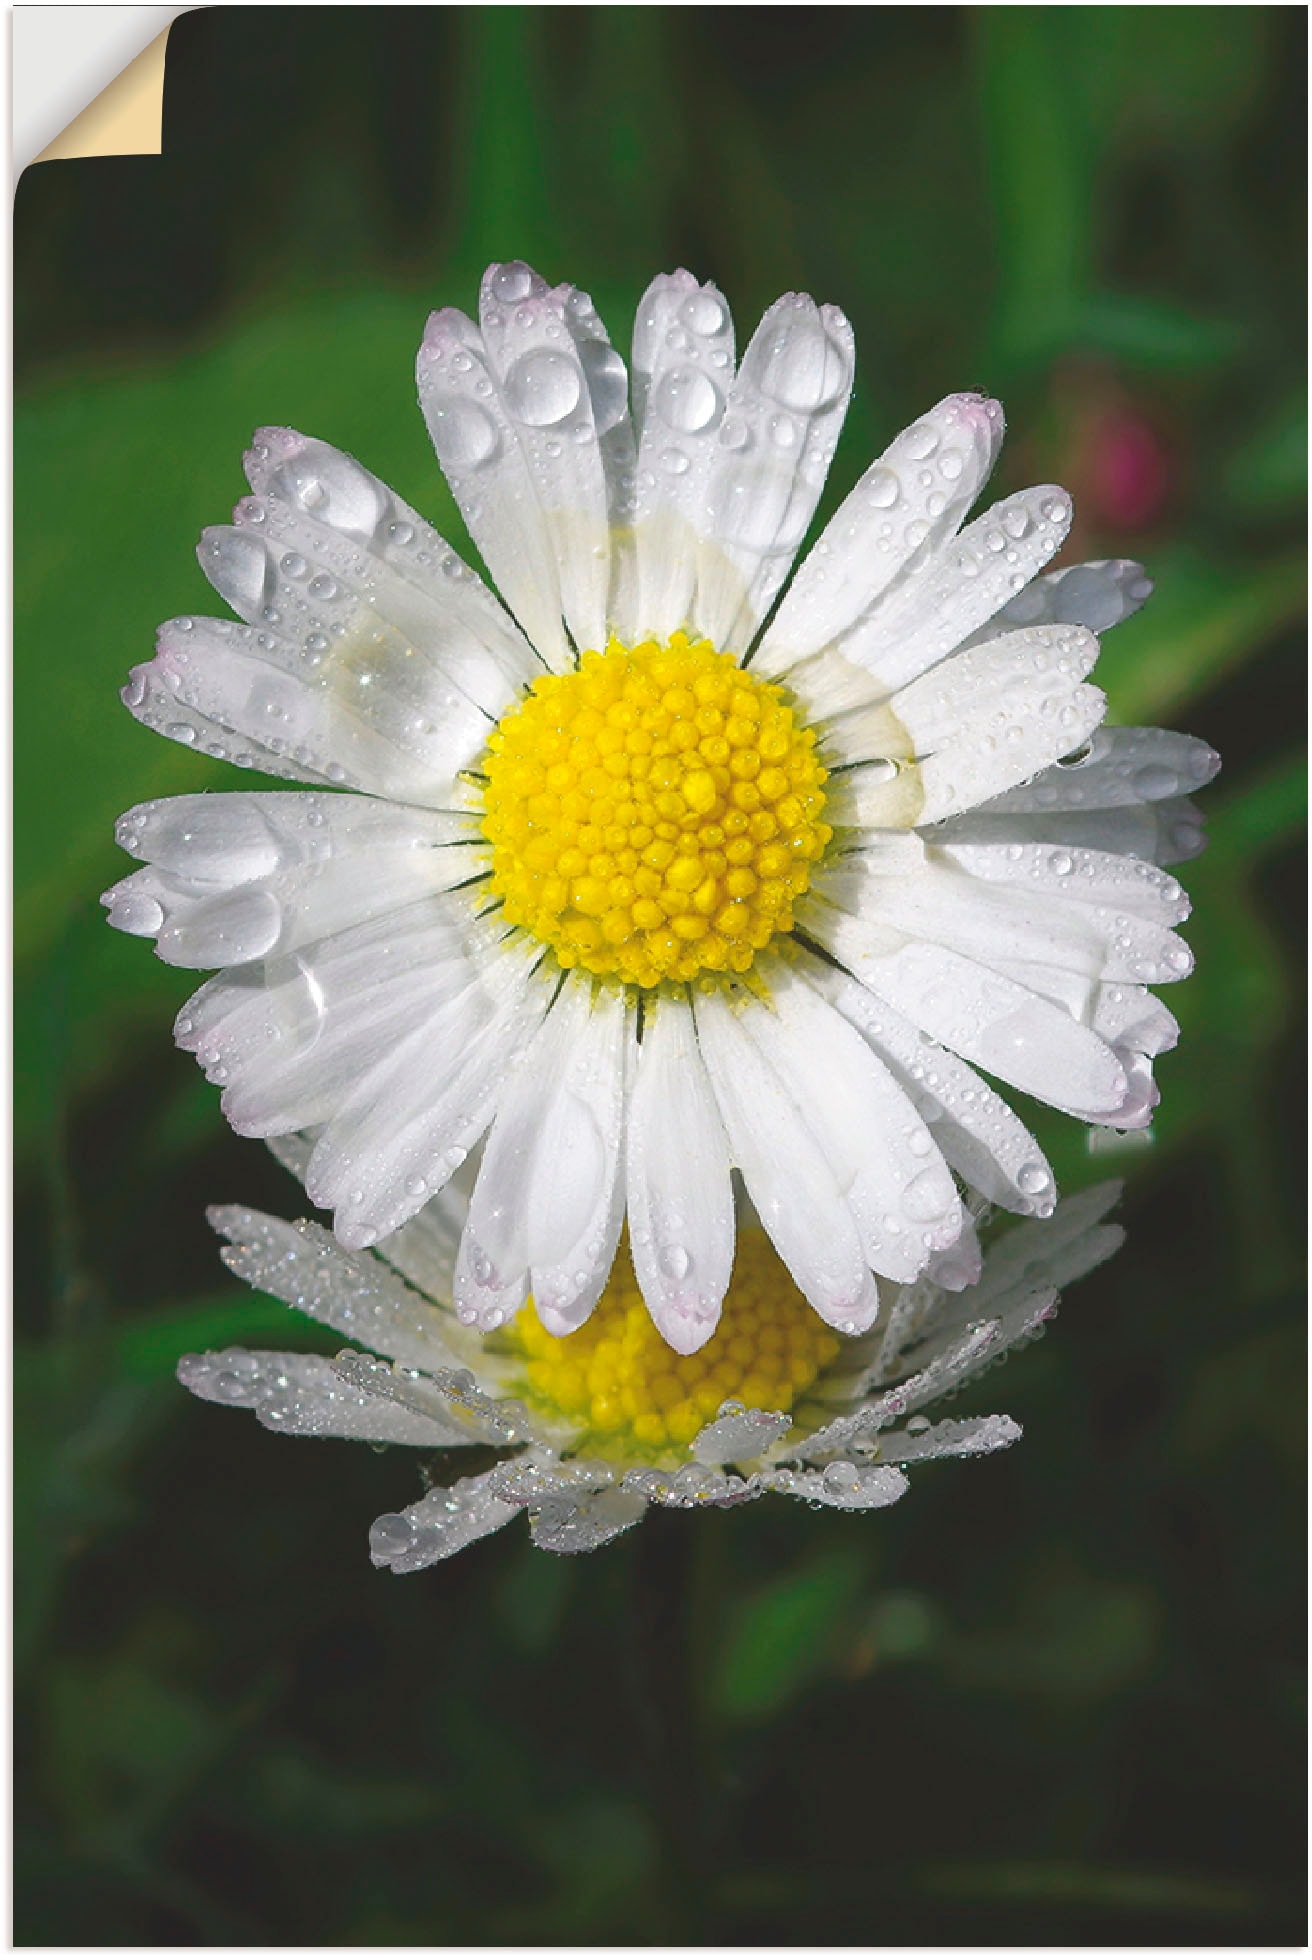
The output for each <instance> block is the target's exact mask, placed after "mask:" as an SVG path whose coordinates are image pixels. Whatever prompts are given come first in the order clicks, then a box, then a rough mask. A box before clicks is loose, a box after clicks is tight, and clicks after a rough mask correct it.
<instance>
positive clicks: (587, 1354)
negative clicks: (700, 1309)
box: [514, 1230, 839, 1456]
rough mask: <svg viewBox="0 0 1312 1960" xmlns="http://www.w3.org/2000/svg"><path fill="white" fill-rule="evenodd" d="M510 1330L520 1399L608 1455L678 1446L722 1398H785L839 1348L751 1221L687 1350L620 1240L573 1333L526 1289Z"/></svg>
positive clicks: (778, 1406)
mask: <svg viewBox="0 0 1312 1960" xmlns="http://www.w3.org/2000/svg"><path fill="white" fill-rule="evenodd" d="M514 1336H515V1339H516V1340H517V1342H518V1343H519V1345H520V1347H521V1349H522V1352H523V1354H524V1356H525V1361H526V1367H525V1375H526V1381H527V1387H526V1391H525V1392H526V1395H527V1398H528V1400H529V1402H530V1403H536V1404H537V1406H538V1407H539V1408H541V1409H543V1410H546V1411H548V1412H549V1413H550V1414H552V1415H554V1416H557V1417H559V1416H564V1417H565V1418H566V1419H567V1420H568V1421H570V1422H574V1423H577V1424H578V1425H579V1427H580V1429H581V1430H583V1431H585V1432H586V1433H587V1434H588V1438H589V1446H590V1447H592V1448H595V1449H596V1450H597V1451H598V1452H599V1453H600V1454H602V1455H612V1456H615V1455H620V1456H624V1455H633V1454H635V1453H636V1454H642V1453H647V1454H650V1452H651V1451H653V1450H658V1451H661V1450H669V1449H674V1450H675V1451H677V1452H678V1453H680V1454H682V1453H684V1452H685V1451H686V1448H687V1445H688V1444H689V1443H691V1442H692V1440H693V1438H694V1437H695V1436H696V1435H697V1433H698V1431H699V1430H700V1429H702V1428H703V1427H704V1426H705V1425H706V1424H707V1423H709V1422H711V1421H712V1420H713V1419H714V1418H715V1417H716V1415H717V1414H718V1413H719V1411H720V1410H721V1409H722V1407H723V1405H724V1403H725V1402H726V1401H730V1400H733V1401H735V1402H737V1403H740V1404H746V1405H747V1406H748V1407H749V1408H755V1409H770V1410H783V1411H786V1410H789V1409H791V1408H792V1407H793V1406H794V1404H795V1403H796V1402H797V1401H798V1399H799V1398H800V1397H801V1396H803V1395H805V1393H806V1391H807V1390H808V1389H809V1388H810V1387H811V1386H812V1384H813V1383H814V1382H815V1380H816V1378H817V1377H818V1375H819V1374H820V1372H821V1370H822V1369H823V1368H825V1367H827V1366H828V1365H829V1363H830V1362H831V1361H832V1360H833V1359H834V1357H835V1355H836V1354H837V1353H838V1349H839V1341H838V1337H837V1336H836V1335H835V1334H833V1333H832V1332H831V1331H830V1330H829V1328H827V1327H826V1326H825V1324H824V1322H823V1321H822V1320H820V1319H819V1317H818V1316H817V1315H816V1314H815V1313H814V1312H813V1311H812V1309H811V1308H810V1307H809V1306H808V1305H807V1303H806V1301H805V1299H804V1298H803V1297H802V1295H801V1293H799V1292H798V1290H797V1288H796V1287H795V1286H794V1284H793V1282H792V1280H791V1279H790V1277H789V1275H788V1272H787V1270H786V1268H785V1267H784V1265H783V1264H782V1262H781V1261H780V1259H779V1256H778V1254H777V1253H776V1252H775V1250H774V1247H773V1246H772V1245H771V1244H770V1241H769V1239H768V1238H767V1237H766V1236H765V1234H764V1232H761V1231H759V1230H747V1231H743V1232H740V1233H739V1235H738V1246H737V1253H736V1257H735V1262H734V1270H733V1278H732V1280H731V1281H730V1284H729V1291H728V1293H727V1295H726V1296H725V1301H724V1311H723V1314H722V1316H721V1319H720V1324H719V1326H718V1327H717V1328H716V1330H715V1333H714V1334H713V1335H712V1336H711V1339H710V1340H709V1341H708V1342H707V1343H706V1345H705V1346H704V1347H702V1348H699V1349H698V1351H697V1353H696V1354H686V1355H685V1354H676V1353H675V1351H674V1350H673V1348H670V1347H667V1346H666V1344H665V1342H664V1340H663V1339H662V1338H661V1335H660V1333H659V1331H658V1329H657V1328H656V1326H655V1324H654V1323H653V1321H652V1319H651V1316H650V1314H649V1313H648V1311H647V1308H646V1305H645V1303H644V1301H643V1298H642V1294H641V1293H640V1292H639V1290H638V1282H637V1280H636V1278H635V1277H634V1273H633V1265H632V1262H631V1260H630V1258H629V1253H628V1248H627V1246H626V1247H624V1248H623V1249H622V1250H621V1253H620V1256H619V1258H618V1259H617V1260H616V1262H615V1267H614V1270H613V1272H612V1273H611V1277H610V1279H609V1281H608V1282H607V1285H606V1290H605V1292H604V1293H603V1294H602V1296H601V1299H600V1301H599V1302H598V1304H597V1306H596V1308H595V1310H594V1311H593V1313H592V1315H591V1317H590V1318H589V1319H588V1320H587V1321H586V1322H585V1324H584V1325H583V1326H582V1327H580V1328H579V1330H578V1332H577V1333H574V1334H567V1335H565V1336H564V1338H563V1339H561V1338H557V1337H556V1336H555V1335H552V1334H549V1333H548V1332H547V1331H546V1329H545V1328H544V1327H543V1325H542V1322H541V1321H540V1320H539V1319H538V1316H537V1310H536V1308H535V1307H534V1306H533V1303H532V1301H530V1302H529V1304H528V1305H527V1306H526V1307H525V1308H523V1310H522V1311H521V1312H520V1313H519V1314H518V1316H517V1317H516V1319H515V1322H514Z"/></svg>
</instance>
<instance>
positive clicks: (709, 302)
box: [679, 293, 725, 338]
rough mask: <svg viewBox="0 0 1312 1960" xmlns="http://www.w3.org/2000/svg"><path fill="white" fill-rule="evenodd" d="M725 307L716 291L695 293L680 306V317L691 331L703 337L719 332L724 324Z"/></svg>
mask: <svg viewBox="0 0 1312 1960" xmlns="http://www.w3.org/2000/svg"><path fill="white" fill-rule="evenodd" d="M724 317H725V314H724V307H723V305H722V303H721V302H720V301H719V300H718V299H716V297H715V295H714V293H693V294H692V295H691V296H690V297H689V298H688V299H686V300H685V301H684V302H683V305H682V306H681V307H680V308H679V318H680V319H681V320H682V321H683V324H684V326H685V327H687V328H688V330H689V332H691V333H695V334H700V335H701V336H702V337H703V338H706V337H707V336H708V335H710V334H713V333H719V331H720V329H721V327H722V326H723V325H724Z"/></svg>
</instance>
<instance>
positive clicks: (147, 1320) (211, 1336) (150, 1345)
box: [114, 1293, 342, 1382]
mask: <svg viewBox="0 0 1312 1960" xmlns="http://www.w3.org/2000/svg"><path fill="white" fill-rule="evenodd" d="M247 1342H254V1343H257V1344H260V1345H270V1344H272V1345H274V1346H276V1347H279V1348H290V1349H294V1350H302V1349H303V1350H305V1351H307V1352H309V1353H323V1354H336V1353H337V1352H338V1350H339V1349H340V1348H341V1346H342V1337H341V1335H340V1334H337V1333H334V1332H333V1330H332V1328H330V1327H321V1326H320V1325H319V1323H318V1322H317V1321H313V1320H309V1319H307V1318H306V1316H305V1315H304V1314H299V1313H297V1312H295V1310H294V1309H293V1308H291V1307H287V1306H284V1305H282V1303H281V1302H280V1301H277V1300H272V1299H269V1298H267V1297H266V1296H264V1295H262V1294H259V1295H252V1294H249V1293H226V1294H215V1295H214V1296H213V1297H212V1298H206V1299H202V1300H189V1301H188V1302H187V1303H186V1305H185V1306H181V1307H168V1308H165V1309H164V1310H163V1311H161V1312H159V1313H152V1314H143V1315H141V1316H140V1317H139V1318H138V1319H135V1320H130V1321H128V1322H127V1323H126V1324H124V1325H121V1326H120V1327H119V1328H118V1330H117V1331H116V1333H115V1336H114V1359H115V1362H116V1364H117V1367H118V1369H119V1370H120V1372H121V1373H122V1374H123V1375H124V1376H126V1377H127V1379H128V1380H130V1381H142V1382H146V1381H158V1380H160V1379H162V1378H165V1377H167V1376H169V1375H171V1374H172V1373H173V1371H174V1369H175V1368H176V1367H177V1365H178V1362H179V1360H180V1359H181V1357H182V1356H183V1355H184V1354H192V1353H195V1352H197V1351H199V1350H201V1349H205V1348H220V1347H229V1346H237V1347H241V1346H245V1345H246V1343H247Z"/></svg>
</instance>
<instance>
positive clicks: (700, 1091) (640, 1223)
mask: <svg viewBox="0 0 1312 1960" xmlns="http://www.w3.org/2000/svg"><path fill="white" fill-rule="evenodd" d="M625 1179H626V1183H627V1186H628V1207H629V1249H630V1251H631V1253H632V1255H633V1270H634V1273H635V1274H636V1276H637V1281H638V1285H639V1287H640V1288H641V1291H642V1297H643V1299H644V1300H645V1301H646V1303H647V1308H648V1311H649V1312H650V1314H651V1317H652V1319H653V1320H654V1321H655V1323H656V1325H657V1327H658V1328H659V1329H660V1331H661V1333H662V1335H663V1336H664V1337H665V1339H666V1340H667V1341H668V1342H669V1344H670V1346H671V1347H672V1348H675V1349H676V1350H677V1351H678V1352H679V1353H680V1354H692V1353H695V1351H696V1350H697V1349H698V1348H699V1347H702V1346H703V1345H704V1344H705V1342H707V1341H708V1340H709V1339H710V1337H711V1335H712V1334H713V1333H714V1332H715V1328H716V1323H717V1322H718V1320H719V1318H720V1307H721V1303H722V1302H723V1299H724V1295H725V1292H726V1291H727V1289H728V1285H729V1278H730V1274H731V1273H732V1271H733V1247H734V1212H733V1188H732V1185H731V1183H730V1177H729V1144H728V1140H727V1138H726V1137H725V1134H724V1126H723V1124H722V1123H721V1121H720V1114H719V1110H718V1108H717V1106H716V1102H715V1096H714V1093H713V1092H712V1089H711V1085H710V1081H709V1079H708V1077H707V1074H706V1068H705V1064H704V1063H703V1061H702V1058H701V1051H700V1049H699V1048H698V1045H697V1035H696V1030H695V1028H694V1026H693V1019H692V1013H691V1010H690V1009H689V1007H688V1005H687V1002H686V1001H685V1000H682V999H677V998H674V997H668V998H667V997H665V996H656V997H653V998H652V1000H651V1001H650V1003H649V1005H648V1007H647V1011H646V1019H645V1021H644V1024H643V1033H642V1045H641V1047H640V1048H639V1050H638V1061H637V1068H636V1071H635V1074H634V1079H633V1086H632V1090H631V1092H630V1097H629V1109H628V1118H627V1156H626V1162H625Z"/></svg>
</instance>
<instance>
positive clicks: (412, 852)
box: [103, 794, 487, 966]
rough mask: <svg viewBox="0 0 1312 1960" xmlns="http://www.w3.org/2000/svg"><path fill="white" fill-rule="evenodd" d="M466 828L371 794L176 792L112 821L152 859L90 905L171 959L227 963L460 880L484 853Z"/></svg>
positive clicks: (264, 954)
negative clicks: (105, 908)
mask: <svg viewBox="0 0 1312 1960" xmlns="http://www.w3.org/2000/svg"><path fill="white" fill-rule="evenodd" d="M470 835H471V829H470V826H469V824H468V820H467V819H465V818H462V817H456V816H453V815H451V814H449V813H446V812H436V811H421V810H416V809H414V808H405V807H402V806H399V805H394V804H388V803H383V802H380V801H377V800H374V799H372V798H368V799H367V798H364V797H351V796H319V797H316V796H310V795H302V796H296V795H290V796H289V795H277V794H274V795H269V796H233V795H221V796H185V797H175V798H170V799H169V800H168V801H166V802H162V803H154V804H146V805H143V806H142V807H141V808H139V809H136V810H133V811H130V812H129V813H128V815H127V816H126V817H124V818H122V819H120V822H119V826H118V836H119V841H120V842H121V843H124V844H125V845H126V847H127V848H129V849H132V850H134V851H135V853H136V854H137V855H138V856H143V857H147V858H149V859H150V860H151V861H152V868H151V869H150V870H148V871H145V872H137V873H135V874H134V875H133V876H132V877H130V878H126V879H123V880H122V881H121V882H120V883H119V884H117V885H115V886H113V887H112V888H111V890H110V891H108V892H106V893H105V894H104V899H103V903H104V904H106V905H107V906H109V908H110V924H111V925H116V926H119V927H121V929H122V930H124V931H128V932H136V933H140V934H144V935H150V936H154V937H155V938H156V950H157V952H158V953H159V957H160V958H161V959H162V960H166V961H167V962H169V963H170V964H171V965H174V966H235V965H240V964H242V963H244V962H245V961H247V960H253V959H266V958H269V957H270V956H272V955H274V954H277V955H279V956H281V955H284V954H288V953H292V952H295V951H297V950H298V949H299V948H301V947H303V946H306V945H309V944H311V943H312V942H313V941H315V940H318V939H322V938H324V937H326V936H328V935H329V934H332V933H338V932H342V931H345V930H347V929H348V928H350V927H352V926H356V925H359V924H362V923H363V922H364V921H365V920H367V919H370V918H374V917H377V916H379V915H380V914H385V913H393V912H400V911H401V910H403V909H404V908H405V907H406V906H409V905H411V904H413V903H415V902H416V901H417V900H419V899H422V898H424V897H427V896H430V895H432V894H433V893H435V892H442V891H448V890H450V889H451V888H452V887H454V886H456V885H460V884H465V883H468V882H469V881H470V880H471V879H472V878H475V877H477V876H479V875H480V874H481V873H482V872H483V870H484V868H485V865H486V861H487V853H486V850H485V849H484V848H483V847H481V846H480V845H478V844H470V843H468V842H466V841H464V840H467V839H468V838H469V837H470ZM129 840H131V841H130V842H129ZM154 866H161V867H162V868H161V869H159V870H156V869H155V868H153V867H154Z"/></svg>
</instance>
